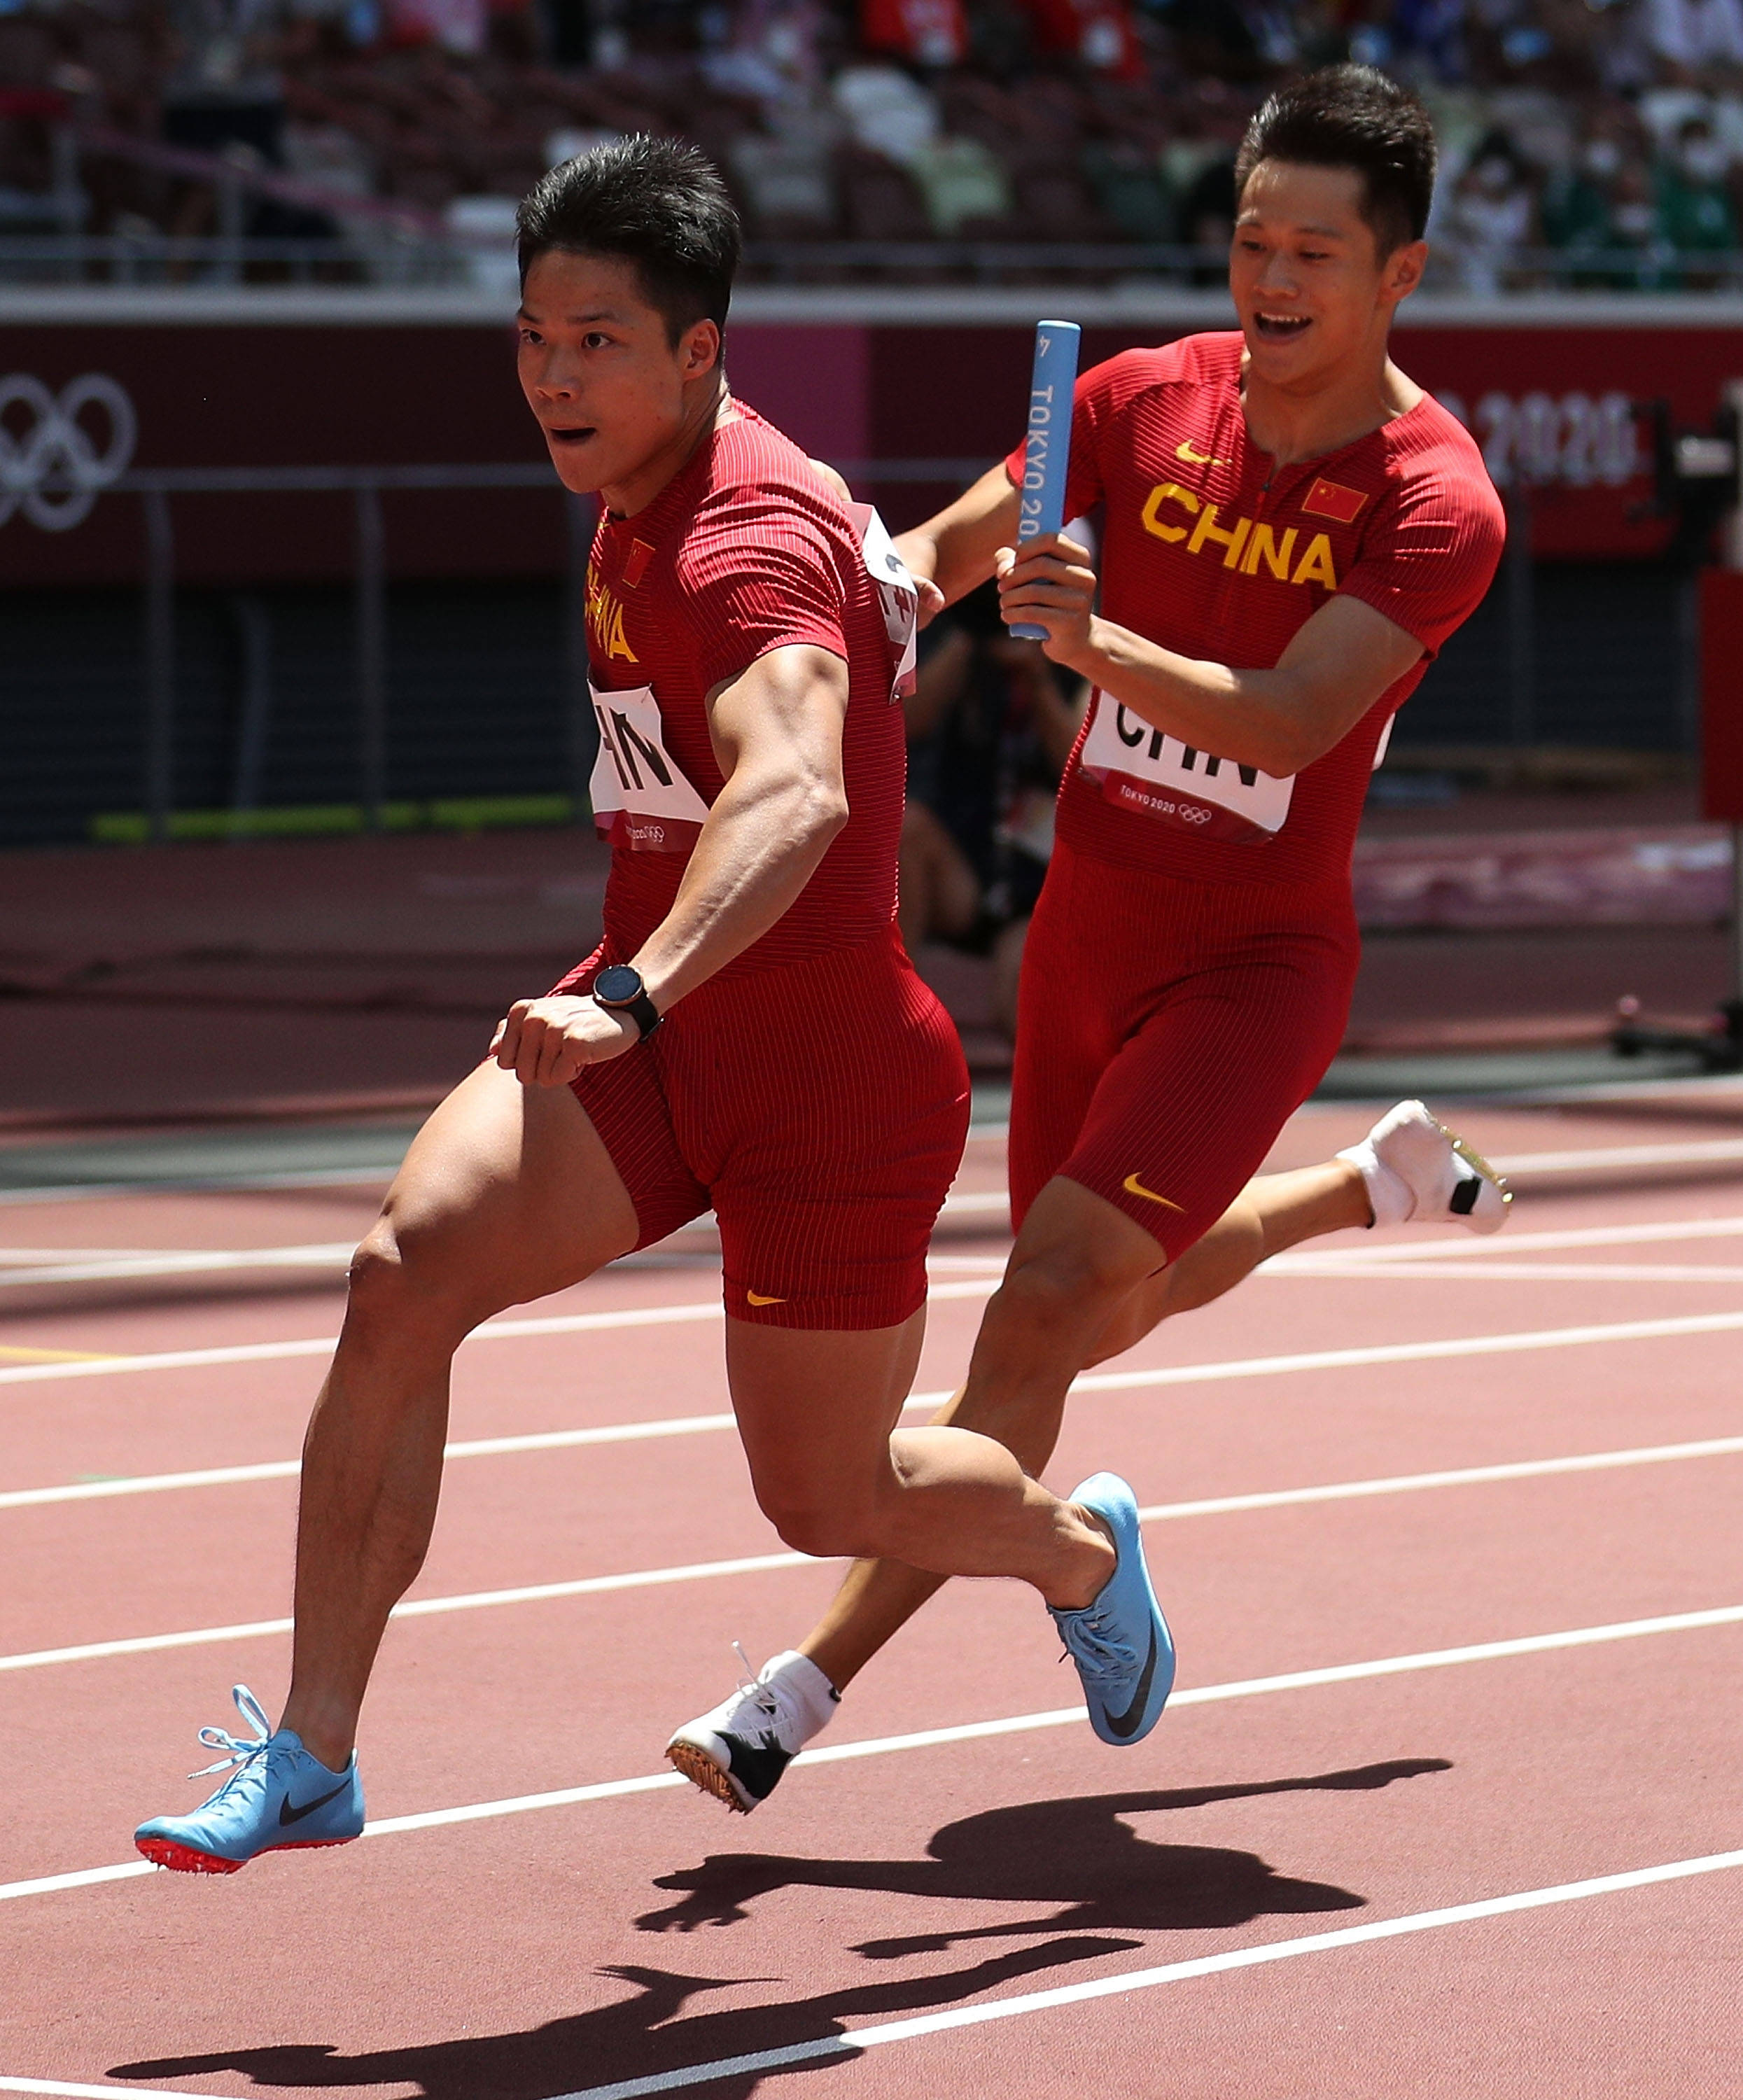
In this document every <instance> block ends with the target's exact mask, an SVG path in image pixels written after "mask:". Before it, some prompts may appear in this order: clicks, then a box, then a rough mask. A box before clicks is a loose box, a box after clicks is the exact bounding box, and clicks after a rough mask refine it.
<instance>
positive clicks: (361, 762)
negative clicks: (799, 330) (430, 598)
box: [107, 459, 990, 841]
mask: <svg viewBox="0 0 1743 2100" xmlns="http://www.w3.org/2000/svg"><path fill="white" fill-rule="evenodd" d="M839 464H840V470H841V472H842V474H845V476H846V478H847V479H849V481H850V482H852V483H855V484H856V485H859V486H864V487H879V486H883V487H889V486H892V485H894V484H895V483H907V484H909V485H911V486H912V485H920V486H934V485H949V486H952V487H954V486H957V485H960V483H964V482H968V481H971V480H973V479H974V478H975V476H977V474H982V473H984V472H985V470H986V467H987V465H989V464H990V462H989V461H986V460H984V459H886V460H844V461H841V462H840V463H839ZM483 489H528V490H537V491H541V492H545V493H548V494H549V495H553V496H558V497H559V498H560V499H561V500H562V503H563V514H564V527H565V533H566V545H565V562H564V568H563V673H562V676H563V721H564V745H565V755H566V761H567V775H568V777H567V782H566V783H565V786H566V787H567V792H568V794H569V796H570V798H571V803H572V805H573V807H574V808H575V809H576V810H585V809H586V808H587V807H588V801H587V780H588V774H589V770H590V768H591V765H592V761H593V749H594V739H593V719H594V718H593V703H592V699H591V695H590V694H589V687H588V675H587V673H588V664H587V622H586V576H587V559H588V554H589V549H590V546H591V544H592V536H593V527H594V517H595V515H596V512H595V507H594V502H593V501H592V499H591V498H590V497H585V496H572V495H571V494H569V493H568V492H567V490H565V489H564V488H563V487H562V485H561V484H560V483H558V480H557V479H556V477H555V476H554V474H553V473H552V471H551V469H550V467H549V465H548V464H546V463H545V462H544V461H511V462H501V463H496V464H490V465H427V466H426V465H413V466H373V467H360V466H283V467H174V468H158V469H149V468H148V469H141V470H135V471H132V472H130V473H127V474H122V475H121V476H120V477H119V478H118V479H116V480H115V481H114V482H113V483H110V484H109V485H108V491H107V493H113V494H115V495H130V496H137V497H138V498H139V501H140V504H141V506H142V509H143V519H144V527H145V535H144V537H145V578H144V605H143V633H142V643H143V702H144V739H143V743H144V763H143V778H142V781H141V790H142V801H143V810H144V815H145V832H146V835H147V836H148V837H149V838H151V839H152V840H157V841H162V840H167V839H168V838H169V837H170V836H171V831H172V819H173V818H174V814H175V787H174V783H175V757H176V716H177V705H176V620H175V591H176V553H175V523H174V512H173V510H172V507H171V499H172V498H173V497H175V496H286V495H317V496H320V495H324V496H331V495H347V496H350V497H351V518H352V527H351V554H352V565H351V567H352V585H351V591H352V611H351V665H352V686H353V691H354V695H355V707H356V714H355V726H356V744H355V752H356V765H357V774H356V778H357V784H358V800H359V803H360V806H361V810H362V813H363V823H364V828H365V829H366V830H368V831H371V832H378V831H381V830H382V829H384V828H385V827H386V818H387V811H388V806H389V805H388V769H389V760H390V752H389V748H388V740H387V683H388V628H387V588H388V569H389V563H388V540H387V530H386V518H385V516H384V514H383V510H382V497H383V496H384V495H386V494H389V493H391V492H396V491H407V490H423V491H428V492H448V493H462V492H466V491H467V490H483ZM244 644H245V646H244V651H243V655H244V671H243V679H242V693H241V704H240V710H239V714H238V726H237V735H236V745H237V755H236V765H235V768H234V779H235V783H236V791H235V796H234V800H233V803H232V807H233V809H234V810H235V811H236V814H237V815H238V817H239V818H240V817H245V816H246V815H247V814H249V812H250V811H251V810H253V808H254V806H255V804H256V801H257V799H258V783H259V776H260V770H261V755H262V754H263V752H264V749H265V746H266V741H267V726H268V725H267V717H268V713H269V711H270V707H271V699H270V686H269V682H268V681H267V678H266V677H264V675H262V674H260V673H258V669H256V668H251V667H250V660H251V659H253V658H254V657H256V656H258V655H260V654H261V644H260V642H259V640H258V637H256V638H255V640H254V642H250V639H249V636H248V635H247V634H246V633H245V636H244ZM238 829H245V826H243V825H239V826H238Z"/></svg>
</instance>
